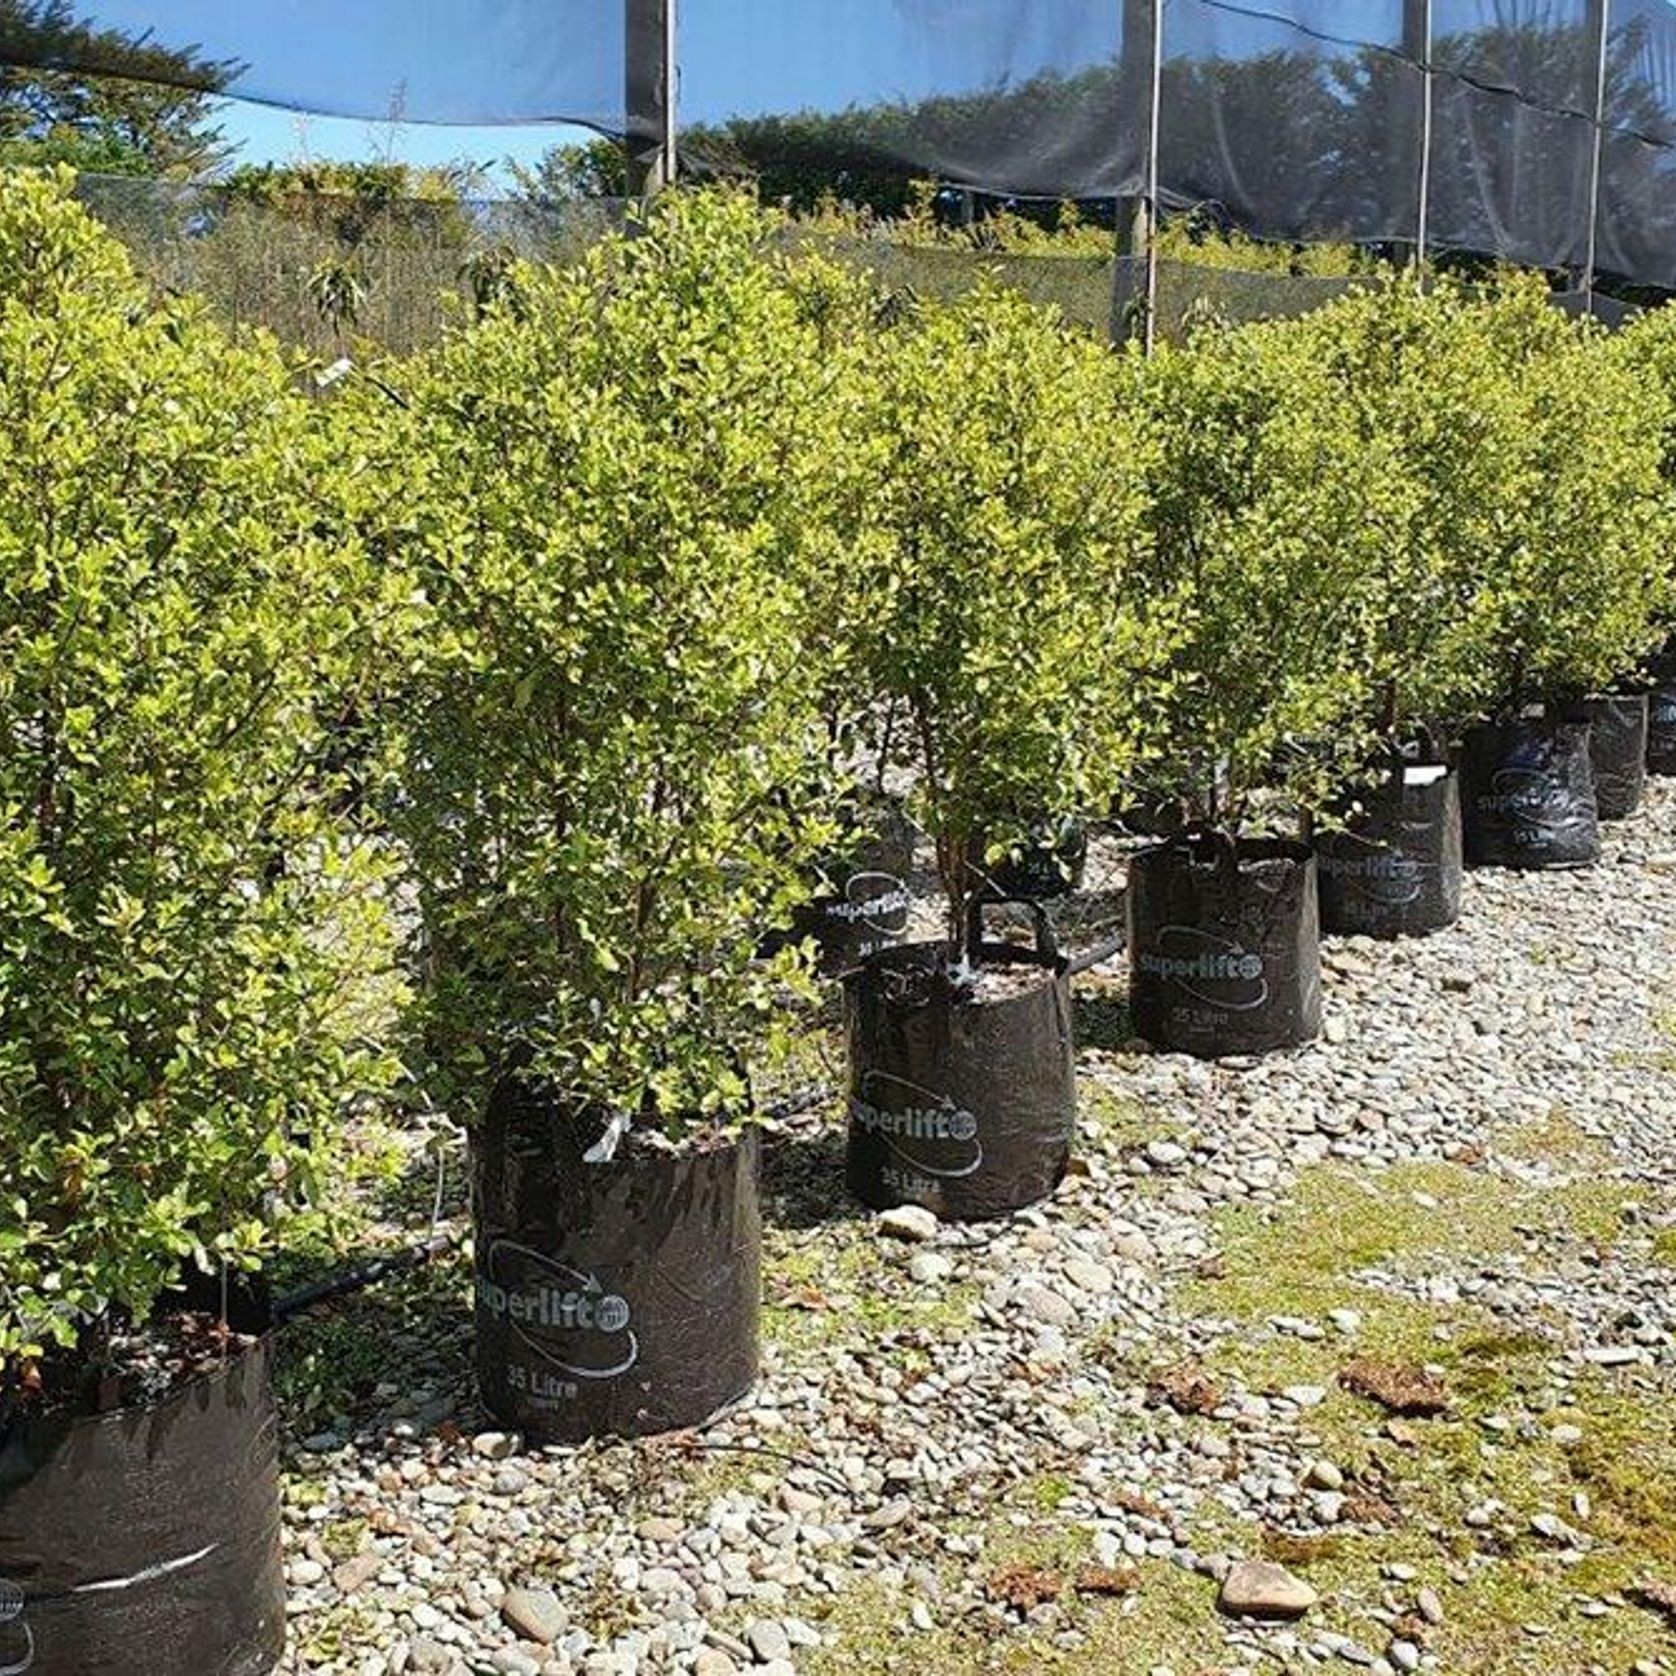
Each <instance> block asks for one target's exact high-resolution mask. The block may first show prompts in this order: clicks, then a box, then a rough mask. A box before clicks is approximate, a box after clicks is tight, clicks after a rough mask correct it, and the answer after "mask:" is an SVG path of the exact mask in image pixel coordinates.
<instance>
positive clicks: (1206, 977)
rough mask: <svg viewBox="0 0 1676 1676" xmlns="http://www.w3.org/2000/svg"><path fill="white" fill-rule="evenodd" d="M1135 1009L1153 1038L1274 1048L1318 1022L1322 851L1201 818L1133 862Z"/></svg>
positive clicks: (1207, 1055)
mask: <svg viewBox="0 0 1676 1676" xmlns="http://www.w3.org/2000/svg"><path fill="white" fill-rule="evenodd" d="M1129 1009H1130V1013H1131V1016H1132V1017H1133V1020H1134V1025H1135V1030H1136V1032H1137V1033H1138V1034H1139V1035H1140V1036H1141V1037H1142V1038H1143V1039H1145V1040H1146V1041H1148V1042H1151V1043H1152V1044H1153V1045H1154V1046H1155V1047H1161V1048H1166V1049H1168V1050H1170V1051H1172V1052H1177V1053H1191V1054H1195V1055H1197V1056H1198V1057H1199V1058H1201V1059H1217V1058H1221V1057H1224V1056H1225V1055H1230V1054H1253V1053H1270V1052H1273V1051H1275V1050H1276V1049H1280V1048H1289V1047H1298V1046H1300V1045H1302V1044H1303V1043H1305V1042H1309V1041H1313V1040H1314V1039H1315V1037H1316V1036H1317V1035H1319V1034H1320V1031H1321V934H1320V908H1319V904H1318V900H1317V890H1316V872H1315V856H1314V854H1313V853H1312V852H1311V851H1310V850H1309V849H1308V848H1307V847H1306V846H1305V845H1303V844H1294V843H1289V842H1286V841H1285V840H1282V839H1245V840H1238V841H1236V840H1235V839H1233V838H1231V837H1229V836H1227V835H1226V834H1224V833H1210V832H1206V831H1204V830H1203V829H1202V828H1201V829H1199V830H1197V831H1195V832H1193V833H1190V834H1188V835H1187V836H1185V837H1183V838H1181V839H1178V840H1177V841H1175V842H1174V843H1170V844H1164V845H1160V846H1159V847H1157V848H1155V849H1150V850H1143V851H1141V853H1140V854H1139V855H1137V856H1136V857H1135V858H1134V860H1133V861H1132V862H1131V863H1130V864H1129Z"/></svg>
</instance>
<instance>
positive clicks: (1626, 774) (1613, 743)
mask: <svg viewBox="0 0 1676 1676" xmlns="http://www.w3.org/2000/svg"><path fill="white" fill-rule="evenodd" d="M1650 715H1651V707H1650V706H1649V704H1648V701H1647V696H1646V694H1645V693H1636V694H1628V693H1606V694H1601V695H1598V696H1596V697H1591V698H1585V699H1584V700H1583V701H1582V703H1581V704H1576V705H1568V706H1567V707H1566V708H1565V710H1564V711H1563V719H1564V720H1566V721H1568V722H1583V723H1586V724H1587V726H1588V728H1589V766H1590V768H1591V769H1592V770H1593V771H1594V781H1595V809H1596V813H1597V814H1598V815H1599V817H1600V819H1601V820H1603V821H1622V820H1628V819H1629V817H1630V816H1631V815H1633V814H1634V813H1635V811H1636V810H1637V809H1639V808H1640V807H1641V795H1642V793H1643V792H1644V791H1645V790H1646V788H1647V751H1648V738H1649V732H1650V727H1649V720H1650Z"/></svg>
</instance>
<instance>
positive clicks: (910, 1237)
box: [879, 1205, 937, 1245]
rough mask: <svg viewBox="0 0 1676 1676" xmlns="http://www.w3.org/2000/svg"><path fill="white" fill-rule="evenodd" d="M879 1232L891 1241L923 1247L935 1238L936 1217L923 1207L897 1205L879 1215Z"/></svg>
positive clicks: (932, 1212)
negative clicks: (886, 1235) (902, 1241)
mask: <svg viewBox="0 0 1676 1676" xmlns="http://www.w3.org/2000/svg"><path fill="white" fill-rule="evenodd" d="M879 1232H880V1233H881V1234H889V1235H890V1237H891V1238H892V1239H898V1240H907V1241H909V1242H910V1243H911V1244H914V1245H923V1244H924V1243H925V1242H926V1241H927V1240H934V1239H936V1237H937V1216H936V1213H935V1212H934V1211H929V1210H927V1209H926V1208H925V1207H924V1205H897V1206H896V1207H895V1208H894V1209H892V1210H887V1211H881V1212H880V1214H879Z"/></svg>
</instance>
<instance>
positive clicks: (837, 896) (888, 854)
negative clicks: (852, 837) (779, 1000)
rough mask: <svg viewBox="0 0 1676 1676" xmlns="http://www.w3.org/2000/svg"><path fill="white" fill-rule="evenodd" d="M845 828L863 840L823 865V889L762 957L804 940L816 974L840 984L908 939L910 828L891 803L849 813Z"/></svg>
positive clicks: (771, 939) (767, 944)
mask: <svg viewBox="0 0 1676 1676" xmlns="http://www.w3.org/2000/svg"><path fill="white" fill-rule="evenodd" d="M849 824H850V826H851V828H852V830H853V831H854V832H856V833H859V834H862V835H863V836H861V837H860V838H859V840H858V841H857V842H856V843H854V844H853V845H851V846H850V847H849V848H847V849H845V850H844V851H842V852H841V853H840V854H835V855H833V856H829V857H828V858H827V859H826V861H825V862H823V863H822V864H821V867H820V869H819V873H820V879H821V882H822V884H823V885H825V886H826V887H827V888H825V889H823V890H821V892H820V894H819V895H817V896H814V897H812V898H811V899H810V900H809V901H807V902H805V903H803V904H802V906H800V907H798V908H796V909H795V910H793V913H792V917H791V924H790V926H789V927H788V928H786V929H785V930H783V931H776V932H772V933H770V935H769V936H768V937H766V938H765V939H764V940H763V944H762V951H761V952H762V953H763V954H765V955H771V954H777V953H778V952H779V951H780V950H781V949H783V948H784V947H785V946H786V944H787V943H788V942H801V941H803V940H804V939H805V938H809V939H812V940H813V942H814V944H815V955H816V966H817V969H818V970H819V971H820V972H821V973H822V974H823V975H824V976H826V977H840V976H842V975H843V974H844V973H845V972H848V971H851V970H853V969H854V968H855V967H857V966H859V965H860V964H861V963H862V961H864V960H866V959H867V958H868V957H869V956H870V955H874V954H877V953H879V952H880V951H881V950H883V949H888V948H894V947H895V946H896V945H897V944H898V943H900V942H901V941H902V939H903V938H904V937H905V936H906V935H907V934H908V917H909V913H910V911H911V909H912V906H913V897H912V895H911V893H910V891H909V889H908V874H909V873H911V872H912V871H913V866H914V829H913V827H912V826H911V825H910V824H909V822H908V819H907V817H906V816H905V815H904V814H903V813H902V811H901V810H900V809H899V808H898V807H896V806H895V805H894V804H888V803H887V804H884V805H881V806H877V807H871V808H865V807H864V808H861V809H859V810H856V811H854V812H852V813H851V815H850V817H849Z"/></svg>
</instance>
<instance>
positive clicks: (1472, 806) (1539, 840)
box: [1461, 717, 1600, 868]
mask: <svg viewBox="0 0 1676 1676" xmlns="http://www.w3.org/2000/svg"><path fill="white" fill-rule="evenodd" d="M1461 819H1462V824H1463V827H1464V829H1465V834H1466V859H1467V865H1468V866H1469V867H1525V868H1548V867H1585V866H1587V865H1588V864H1589V863H1591V862H1593V861H1595V860H1597V859H1598V858H1599V855H1600V824H1599V811H1598V809H1597V808H1596V805H1595V787H1594V769H1593V767H1592V765H1591V763H1590V760H1589V728H1588V725H1587V724H1586V723H1583V722H1568V721H1560V720H1554V719H1550V718H1547V717H1522V718H1520V719H1519V720H1517V721H1512V722H1503V723H1495V722H1484V723H1480V724H1478V725H1476V726H1474V727H1470V728H1468V729H1467V733H1466V738H1465V739H1464V741H1463V742H1462V747H1461Z"/></svg>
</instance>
